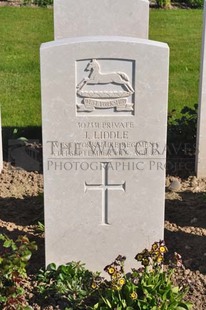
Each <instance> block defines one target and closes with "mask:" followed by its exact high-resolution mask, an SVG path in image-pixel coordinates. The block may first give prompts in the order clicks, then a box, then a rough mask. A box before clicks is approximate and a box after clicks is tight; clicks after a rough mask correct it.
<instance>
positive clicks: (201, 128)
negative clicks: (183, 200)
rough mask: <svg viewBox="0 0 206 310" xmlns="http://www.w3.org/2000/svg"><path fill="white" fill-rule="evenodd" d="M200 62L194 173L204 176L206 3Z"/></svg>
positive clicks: (205, 141)
mask: <svg viewBox="0 0 206 310" xmlns="http://www.w3.org/2000/svg"><path fill="white" fill-rule="evenodd" d="M201 58H202V62H201V68H200V88H199V107H198V122H197V142H196V174H197V177H198V178H201V177H206V4H205V6H204V23H203V36H202V57H201Z"/></svg>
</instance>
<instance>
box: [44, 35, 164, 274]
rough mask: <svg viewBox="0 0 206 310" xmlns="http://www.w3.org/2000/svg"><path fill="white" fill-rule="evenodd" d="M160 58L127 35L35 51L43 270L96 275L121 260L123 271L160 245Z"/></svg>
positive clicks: (159, 48) (150, 45)
mask: <svg viewBox="0 0 206 310" xmlns="http://www.w3.org/2000/svg"><path fill="white" fill-rule="evenodd" d="M168 57H169V49H168V46H167V44H164V43H158V42H153V41H148V40H143V39H135V38H129V37H109V36H108V37H79V38H70V39H65V40H58V41H54V42H50V43H46V44H43V45H42V47H41V87H42V118H43V150H44V154H43V155H44V184H45V194H44V197H45V198H44V199H45V227H46V263H47V264H48V263H51V262H56V263H58V264H62V263H66V262H69V261H72V260H74V261H79V260H81V261H82V262H85V263H86V266H87V268H90V269H92V270H102V268H104V266H105V265H106V264H108V262H110V261H113V260H114V258H115V257H116V256H117V255H119V254H123V255H126V256H127V268H128V269H129V267H131V266H132V264H133V260H134V256H135V255H136V253H137V252H138V251H140V250H142V248H145V247H149V246H150V245H151V244H152V243H153V242H154V241H158V240H159V239H161V238H163V225H164V195H165V169H164V165H165V144H166V125H167V100H168V63H169V61H168ZM119 60H121V61H119ZM92 65H94V66H97V65H99V67H100V68H101V73H99V75H96V76H93V77H91V76H92V72H93V71H92V70H91V69H89V68H90V67H91V66H92ZM85 67H86V68H85ZM109 68H111V69H109ZM85 69H86V71H85ZM89 70H91V71H89ZM93 70H95V69H93ZM89 74H90V75H89ZM88 76H90V85H89V84H87V83H86V82H85V81H88V79H89V77H88ZM97 76H98V79H97ZM120 77H121V78H122V79H121V80H120ZM92 78H93V80H92ZM95 79H97V80H98V81H99V83H100V84H101V83H103V81H105V80H107V84H106V85H99V83H98V81H97V80H95ZM123 80H124V84H123ZM82 81H83V82H82ZM109 81H110V82H109ZM112 81H116V83H113V82H112ZM126 81H127V82H126ZM117 82H118V83H119V84H118V83H117ZM107 87H108V88H107ZM131 89H133V91H132V90H131ZM85 93H86V94H87V96H86V97H87V98H84V94H85ZM126 93H127V98H126V99H125V98H122V96H126V95H125V94H126ZM97 94H98V95H99V96H100V97H101V96H103V97H104V99H102V98H93V96H96V95H97ZM107 94H109V95H108V96H109V97H108V98H106V99H105V96H106V95H107ZM113 94H115V96H120V98H115V99H114V98H113V97H112V96H113ZM83 102H84V103H83ZM122 102H123V103H124V104H123V105H122ZM104 104H107V105H111V107H108V106H107V107H106V108H105V106H104ZM85 107H86V108H85ZM89 108H91V110H90V111H88V110H87V109H89Z"/></svg>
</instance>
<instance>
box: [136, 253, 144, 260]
mask: <svg viewBox="0 0 206 310" xmlns="http://www.w3.org/2000/svg"><path fill="white" fill-rule="evenodd" d="M135 259H136V260H137V261H142V259H143V255H142V254H141V253H139V254H137V255H136V256H135Z"/></svg>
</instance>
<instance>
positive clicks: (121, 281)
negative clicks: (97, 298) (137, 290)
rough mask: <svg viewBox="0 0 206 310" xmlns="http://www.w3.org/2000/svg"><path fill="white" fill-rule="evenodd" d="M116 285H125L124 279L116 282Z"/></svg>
mask: <svg viewBox="0 0 206 310" xmlns="http://www.w3.org/2000/svg"><path fill="white" fill-rule="evenodd" d="M118 284H119V285H121V286H122V285H124V284H125V279H124V278H120V279H119V280H118Z"/></svg>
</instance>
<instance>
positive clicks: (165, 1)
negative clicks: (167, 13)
mask: <svg viewBox="0 0 206 310" xmlns="http://www.w3.org/2000/svg"><path fill="white" fill-rule="evenodd" d="M156 2H157V6H158V7H159V8H163V9H169V8H171V0H156Z"/></svg>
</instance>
